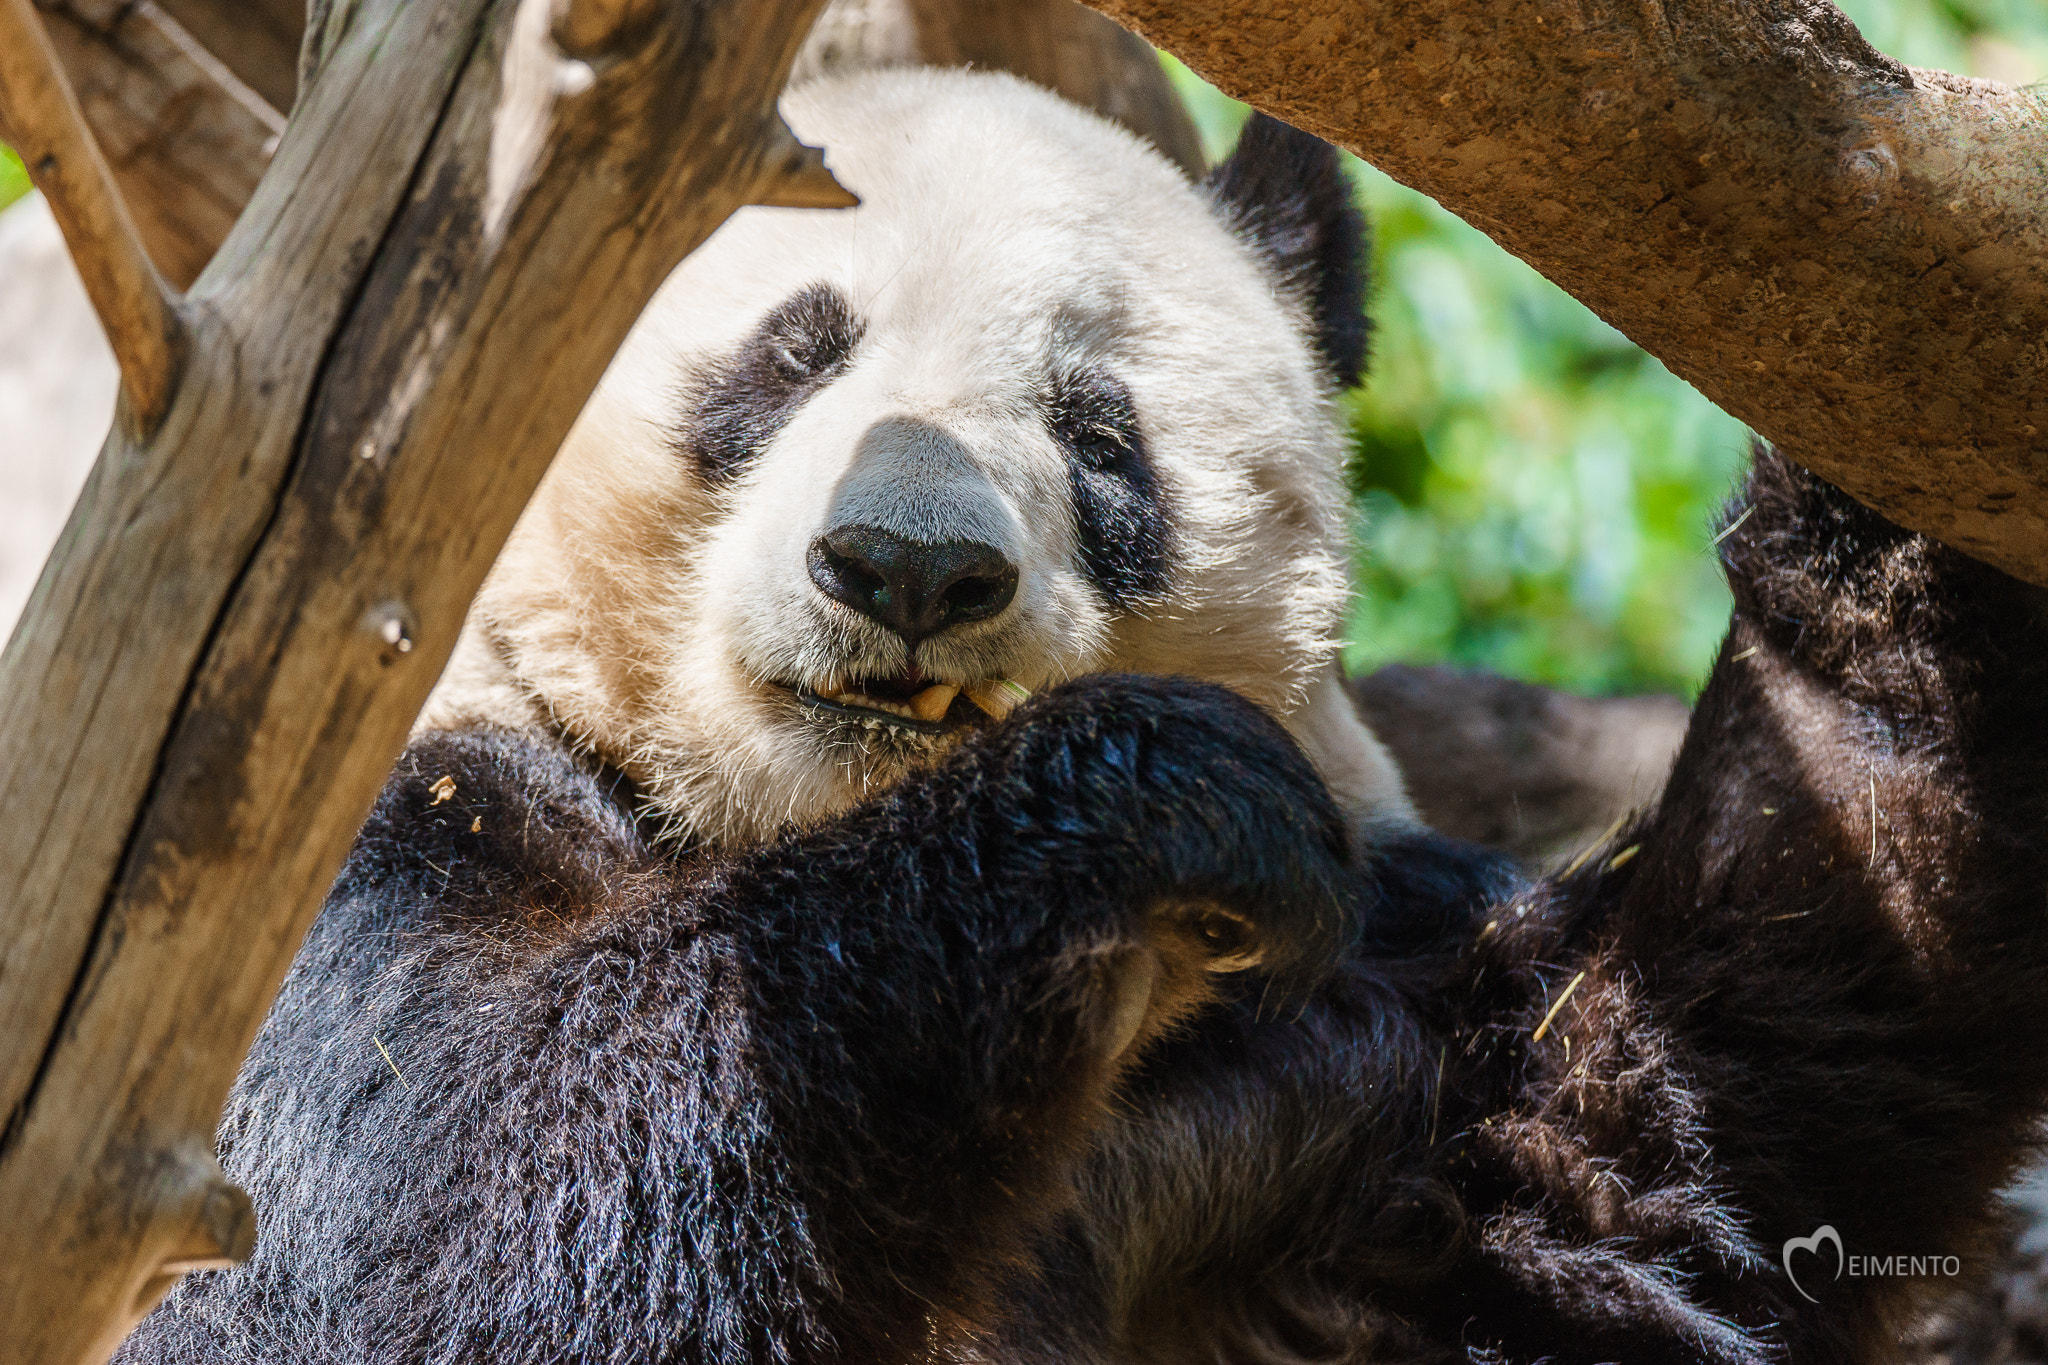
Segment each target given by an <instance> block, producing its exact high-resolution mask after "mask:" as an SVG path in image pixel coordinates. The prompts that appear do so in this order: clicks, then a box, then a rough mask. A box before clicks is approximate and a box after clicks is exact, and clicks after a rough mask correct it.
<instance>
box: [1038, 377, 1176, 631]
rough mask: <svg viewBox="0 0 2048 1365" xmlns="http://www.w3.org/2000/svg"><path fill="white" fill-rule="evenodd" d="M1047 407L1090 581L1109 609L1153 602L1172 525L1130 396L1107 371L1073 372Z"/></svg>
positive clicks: (1055, 386) (1059, 380) (1056, 386)
mask: <svg viewBox="0 0 2048 1365" xmlns="http://www.w3.org/2000/svg"><path fill="white" fill-rule="evenodd" d="M1044 407H1045V422H1046V428H1047V429H1048V430H1049V431H1051V432H1052V434H1053V439H1054V440H1056V441H1058V442H1059V443H1060V448H1061V449H1062V450H1064V451H1065V452H1066V454H1067V468H1068V470H1069V472H1070V484H1071V487H1072V489H1073V495H1074V530H1075V539H1076V541H1077V543H1078V544H1079V546H1080V551H1081V562H1082V564H1083V565H1084V566H1085V567H1086V568H1087V570H1088V577H1089V579H1090V580H1091V581H1092V582H1093V583H1094V584H1095V586H1096V587H1097V588H1098V589H1100V590H1101V592H1102V595H1103V597H1104V598H1105V599H1106V600H1107V601H1108V602H1109V604H1110V605H1111V606H1113V607H1130V606H1133V605H1135V604H1137V603H1138V602H1141V601H1143V600H1144V599H1146V598H1148V597H1156V596H1158V595H1159V594H1160V593H1162V592H1164V591H1165V590H1166V585H1167V579H1168V576H1169V575H1168V567H1169V565H1170V564H1171V562H1172V558H1173V518H1172V515H1171V513H1170V511H1169V510H1168V507H1167V500H1166V490H1165V489H1164V488H1162V487H1161V486H1160V483H1159V475H1158V474H1157V473H1156V472H1155V471H1154V470H1153V468H1152V458H1151V455H1150V454H1149V453H1148V452H1147V451H1146V449H1145V434H1144V432H1143V431H1141V430H1140V429H1139V427H1138V411H1137V408H1136V407H1135V406H1134V405H1133V404H1132V402H1131V394H1130V390H1128V389H1126V388H1125V387H1124V386H1123V384H1122V383H1121V382H1120V381H1118V379H1117V377H1116V376H1115V375H1113V374H1111V373H1109V372H1108V371H1107V370H1102V369H1089V370H1077V371H1072V372H1069V373H1065V374H1061V375H1058V376H1057V377H1055V378H1054V380H1053V382H1052V384H1051V386H1050V387H1049V388H1048V390H1047V392H1046V395H1045V398H1044Z"/></svg>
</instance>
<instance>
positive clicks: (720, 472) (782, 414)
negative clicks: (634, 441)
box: [672, 284, 867, 484]
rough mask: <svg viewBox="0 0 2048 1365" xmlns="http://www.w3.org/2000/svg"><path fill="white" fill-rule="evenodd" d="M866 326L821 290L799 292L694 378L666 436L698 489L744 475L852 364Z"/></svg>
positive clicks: (836, 296)
mask: <svg viewBox="0 0 2048 1365" xmlns="http://www.w3.org/2000/svg"><path fill="white" fill-rule="evenodd" d="M866 330H867V324H866V323H865V322H864V321H863V320H862V319H861V318H860V317H859V316H857V315H856V314H855V313H854V311H853V308H852V306H851V305H850V304H848V303H847V301H846V299H845V298H844V297H843V296H842V295H841V294H840V293H839V291H838V290H836V289H834V288H833V287H832V286H831V285H828V284H814V285H811V286H810V287H808V288H806V289H802V290H799V291H798V292H797V293H796V294H794V295H792V296H791V297H790V298H788V299H786V300H784V301H783V302H782V303H780V304H778V305H777V306H776V307H775V309H774V311H772V312H771V313H769V314H768V316H767V317H765V318H763V319H762V320H761V324H760V325H759V326H758V327H756V328H755V329H754V331H753V333H752V334H751V335H750V336H748V337H747V339H746V340H745V341H743V342H741V343H740V345H739V348H738V349H737V350H735V351H734V352H733V353H732V354H731V355H729V356H727V357H725V358H724V359H723V360H720V361H718V362H717V363H715V364H713V365H712V366H710V367H709V369H708V370H707V371H706V372H705V373H704V374H703V375H702V376H700V380H699V383H698V384H697V385H696V386H695V387H694V389H693V391H692V393H691V395H690V397H689V400H688V403H689V409H688V411H687V412H686V413H685V414H684V415H683V417H682V419H681V420H680V421H679V422H678V423H677V426H676V430H675V433H674V435H673V437H672V440H673V443H674V445H675V447H676V449H677V450H678V452H680V453H681V454H683V455H685V456H686V457H687V458H689V459H690V460H691V461H692V462H693V463H694V464H695V466H696V469H697V473H698V476H699V477H700V478H702V479H703V480H704V481H705V482H706V483H710V484H721V483H724V482H726V481H728V480H730V479H731V478H732V477H733V476H734V475H736V474H738V473H739V472H740V471H741V470H743V469H745V468H746V466H747V462H748V461H749V460H751V459H753V458H754V457H755V456H756V455H758V454H760V453H761V452H762V451H763V450H765V449H767V447H768V444H769V443H770V442H771V441H773V440H774V439H775V436H776V434H777V433H778V432H780V431H781V430H782V428H783V425H784V424H785V423H787V422H788V421H789V419H790V418H791V417H792V416H794V415H795V413H796V411H797V409H799V408H801V407H802V406H803V405H804V403H805V401H806V400H807V399H809V398H810V397H811V395H812V394H814V393H816V392H817V391H818V390H819V389H821V388H823V387H825V385H827V384H829V383H830V382H832V380H833V379H834V378H835V377H837V375H838V374H839V373H840V371H842V370H843V369H845V368H846V363H847V361H849V360H851V359H852V358H853V352H854V348H855V347H857V346H859V345H860V340H861V336H862V334H863V333H864V332H865V331H866Z"/></svg>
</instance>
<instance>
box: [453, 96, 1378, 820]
mask: <svg viewBox="0 0 2048 1365" xmlns="http://www.w3.org/2000/svg"><path fill="white" fill-rule="evenodd" d="M785 114H786V116H787V117H788V118H789V120H790V122H791V124H792V126H793V127H795V128H796V130H797V131H798V132H799V133H800V134H801V135H803V136H804V137H806V138H807V139H808V140H810V141H812V142H815V143H818V144H819V145H822V146H824V147H825V148H826V149H827V153H828V157H829V158H830V161H831V164H832V166H833V169H834V171H835V173H836V174H837V175H838V176H839V178H840V179H841V181H842V182H844V183H845V184H847V185H848V186H849V187H851V188H852V189H853V190H854V191H855V192H856V193H857V194H859V195H860V196H861V199H862V203H861V205H860V206H859V207H858V208H855V209H850V210H844V211H836V212H822V211H809V210H789V209H758V208H757V209H747V210H743V211H742V212H741V213H739V214H738V215H736V216H735V217H734V219H733V220H732V221H731V222H730V223H728V224H727V225H726V227H725V228H724V229H722V230H721V231H720V232H719V233H718V234H716V235H715V236H714V237H713V238H712V240H711V241H710V242H708V243H707V244H706V245H705V246H704V247H703V248H701V249H700V250H699V251H698V252H697V253H696V254H694V255H693V256H692V257H691V258H690V259H689V260H688V261H687V262H686V263H685V264H684V266H683V267H682V268H681V269H680V270H679V271H678V272H677V273H676V275H675V276H674V277H673V278H672V279H671V280H670V281H669V283H668V284H667V285H666V286H665V287H664V289H663V290H662V291H661V293H660V295H659V296H658V297H657V299H656V300H655V302H654V304H653V305H652V306H651V307H650V309H649V310H648V312H647V314H646V315H645V317H644V318H643V320H642V321H641V323H640V324H639V326H638V327H637V329H636V330H635V332H634V333H633V335H632V337H631V338H630V339H629V341H628V342H627V344H626V346H625V348H624V349H623V351H622V353H621V354H620V356H619V357H618V358H617V360H616V361H615V363H614V364H613V366H612V368H611V370H610V372H609V373H608V374H607V376H606V378H605V380H604V381H603V383H602V385H601V386H600V388H599V391H598V392H597V394H596V395H595V396H594V397H593V399H592V400H591V403H590V405H589V407H588V408H587V410H586V412H585V413H584V415H583V417H582V419H581V420H580V421H579V423H578V425H577V427H576V429H575V431H574V432H573V433H572V435H571V438H570V440H569V442H568V443H567V445H566V447H565V449H564V450H563V452H562V454H561V456H560V458H559V459H558V461H557V465H556V468H555V469H554V471H553V472H552V473H551V474H550V476H549V478H548V480H547V482H546V484H545V486H544V487H543V489H542V492H541V493H540V495H539V497H538V498H537V499H536V502H535V504H534V506H533V507H532V508H531V509H530V510H529V512H528V514H527V515H526V517H525V518H524V520H523V521H522V523H521V525H520V527H519V529H518V531H517V532H516V533H515V536H514V538H513V540H512V542H511V544H510V545H509V546H508V548H507V550H506V552H505V554H504V556H503V558H502V560H501V562H500V564H499V566H498V568H497V570H496V571H495V572H494V574H493V576H492V579H491V581H490V583H489V584H488V585H487V587H486V589H485V591H484V593H483V595H482V596H481V598H480V599H479V602H478V604H477V607H476V608H475V610H474V612H473V613H472V618H471V621H470V624H469V628H468V629H467V630H466V632H465V638H464V641H463V645H462V647H461V649H460V650H459V651H458V657H457V660H456V663H455V664H454V665H453V666H452V667H451V669H450V672H449V674H448V677H447V679H446V680H445V681H444V683H443V686H442V688H441V689H440V690H439V692H438V693H437V695H436V698H435V700H434V702H433V703H432V704H430V707H429V711H428V716H427V721H426V724H427V725H428V726H430V727H434V726H445V725H452V724H458V723H463V722H467V721H470V720H474V719H479V718H482V719H495V720H505V721H510V722H513V723H518V724H531V723H535V722H536V721H542V722H544V723H547V724H550V725H555V726H559V727H560V728H561V730H562V731H564V732H565V733H566V734H567V735H568V736H569V737H570V738H571V739H572V740H573V741H574V742H576V743H577V744H579V745H581V746H585V747H587V748H589V749H591V750H594V751H595V752H597V753H598V754H600V755H602V756H603V757H604V758H605V759H607V760H608V761H610V762H612V763H614V764H616V765H617V766H619V767H620V768H621V769H622V770H624V771H625V772H627V773H629V774H630V775H631V776H632V777H633V778H634V780H635V781H636V783H637V784H638V785H639V788H640V790H641V791H642V792H643V793H644V794H645V796H646V797H647V799H648V800H649V801H650V802H651V803H652V805H653V806H654V807H655V808H656V809H657V810H658V812H659V813H660V815H661V817H662V818H663V819H664V821H665V822H666V824H667V826H668V828H669V829H670V831H671V832H672V833H674V834H677V835H680V836H685V837H688V838H691V839H695V840H700V841H708V842H711V843H717V844H723V845H728V846H733V845H741V844H745V843H749V842H756V841H758V840H760V839H763V838H766V837H768V836H769V835H770V834H772V833H773V832H774V831H775V830H777V829H779V828H782V827H785V826H787V825H789V824H791V823H793V822H794V823H805V822H810V821H815V820H817V819H819V818H822V817H825V816H828V815H831V814H833V813H835V812H837V811H840V810H843V809H845V808H846V807H847V806H848V805H849V804H851V803H852V802H854V801H857V800H859V799H861V798H862V797H864V796H867V795H870V794H872V793H874V792H875V791H877V790H880V789H883V788H886V787H887V786H888V785H890V784H891V783H893V782H895V781H896V780H898V779H900V778H901V777H902V775H903V774H904V773H906V772H908V771H910V770H912V769H913V768H915V767H916V766H917V765H919V764H921V763H925V762H929V761H931V760H932V759H934V758H936V757H938V756H940V755H943V754H944V753H946V752H947V751H949V750H950V748H951V747H952V746H954V745H955V744H956V743H957V742H958V740H959V738H960V737H961V736H962V735H963V734H965V733H967V732H969V731H971V730H973V729H974V728H976V727H978V726H982V725H985V724H987V723H988V722H989V721H990V720H991V719H993V718H999V717H1001V716H1002V715H1003V714H1006V713H1007V711H1008V710H1009V709H1010V708H1011V707H1013V706H1014V705H1015V704H1016V703H1017V702H1018V700H1019V699H1021V698H1023V697H1026V696H1029V695H1031V694H1033V693H1035V692H1038V691H1041V690H1043V689H1045V688H1047V687H1049V686H1053V685H1055V684H1058V683H1060V682H1063V681H1065V680H1068V679H1071V678H1074V677H1077V676H1081V675H1084V674H1089V673H1097V672H1105V671H1121V672H1141V673H1157V674H1171V675H1184V676H1190V677H1195V678H1199V679H1204V680H1208V681H1213V682H1217V683H1221V684H1223V685H1225V686H1228V687H1231V688H1232V689H1234V690H1236V691H1238V692H1240V693H1242V694H1244V695H1246V696H1248V697H1250V698H1251V699H1253V700H1255V701H1257V702H1259V703H1261V704H1262V705H1264V706H1266V707H1267V708H1268V709H1270V710H1272V711H1274V712H1276V713H1277V714H1279V715H1281V716H1282V717H1283V718H1286V719H1287V720H1288V722H1289V724H1290V727H1291V728H1292V729H1293V730H1294V731H1295V733H1296V736H1297V738H1299V739H1301V740H1302V741H1303V742H1304V743H1305V745H1306V746H1307V747H1308V748H1309V749H1310V751H1311V753H1312V754H1313V755H1314V757H1315V758H1316V760H1317V762H1318V765H1319V767H1320V768H1321V769H1322V770H1323V772H1324V774H1325V776H1326V778H1328V779H1329V780H1330V781H1331V782H1332V785H1333V787H1334V788H1335V789H1336V790H1337V793H1338V796H1339V798H1340V801H1342V802H1343V803H1344V804H1345V805H1346V806H1347V807H1348V808H1349V810H1350V812H1351V813H1352V815H1353V816H1354V817H1355V818H1357V819H1361V820H1370V819H1374V818H1377V817H1383V816H1392V817H1396V818H1400V817H1404V816H1405V815H1406V814H1407V806H1406V802H1405V799H1404V798H1403V796H1402V794H1401V791H1400V785H1399V781H1398V779H1397V778H1396V777H1395V775H1394V772H1393V769H1392V767H1391V765H1390V764H1388V763H1387V761H1386V759H1385V757H1384V755H1383V754H1382V753H1381V752H1380V750H1379V748H1378V746H1377V744H1376V742H1375V741H1374V740H1373V739H1372V737H1371V735H1370V734H1369V733H1368V732H1367V731H1366V730H1365V729H1364V728H1363V726H1362V725H1360V724H1359V723H1358V721H1357V720H1356V718H1355V716H1354V715H1353V713H1352V712H1351V709H1350V707H1349V705H1348V703H1346V702H1344V700H1343V699H1342V697H1341V694H1340V693H1339V692H1338V690H1337V683H1336V676H1335V672H1334V668H1333V665H1332V657H1333V650H1334V644H1335V640H1336V637H1337V633H1338V629H1339V627H1340V625H1341V621H1342V616H1343V612H1344V606H1345V602H1346V599H1347V586H1346V559H1347V555H1348V551H1347V547H1346V536H1347V530H1348V520H1347V516H1346V512H1345V501H1344V494H1343V486H1342V479H1341V463H1342V449H1341V443H1340V440H1339V435H1338V431H1337V427H1336V425H1335V422H1334V419H1333V414H1332V409H1331V403H1330V399H1331V395H1332V394H1333V393H1334V391H1335V389H1336V387H1337V386H1338V385H1339V384H1341V383H1343V382H1346V381H1348V380H1350V379H1352V378H1354V377H1355V376H1356V373H1357V370H1358V367H1359V365H1360V363H1361V361H1362V347H1363V337H1364V331H1363V328H1364V324H1363V321H1362V319H1361V316H1360V314H1359V305H1360V297H1361V291H1362V285H1361V282H1360V280H1359V277H1358V265H1359V262H1360V260H1361V258H1362V254H1363V247H1362V238H1361V232H1362V227H1361V224H1360V222H1359V220H1358V217H1357V215H1356V213H1355V211H1354V210H1353V209H1352V208H1351V207H1350V204H1349V201H1348V190H1347V187H1346V185H1345V183H1344V181H1343V177H1342V175H1341V172H1340V171H1339V170H1338V169H1337V167H1336V164H1335V161H1334V155H1333V154H1332V153H1330V152H1329V150H1328V149H1327V148H1325V147H1323V146H1322V144H1320V143H1317V142H1315V141H1314V140H1313V139H1310V138H1306V137H1304V136H1303V135H1300V134H1296V133H1294V132H1292V130H1289V129H1286V128H1285V127H1284V126H1283V125H1279V124H1273V123H1270V122H1266V121H1262V122H1261V123H1259V124H1255V125H1254V127H1253V129H1252V131H1251V132H1250V133H1248V134H1247V136H1246V138H1245V139H1244V140H1243V143H1242V144H1241V146H1240V149H1239V152H1238V153H1237V154H1236V155H1235V156H1234V157H1233V158H1232V159H1231V161H1229V162H1227V163H1226V164H1225V165H1223V166H1222V167H1219V168H1218V170H1217V171H1216V172H1215V173H1213V174H1212V175H1211V176H1210V177H1209V179H1208V180H1207V181H1206V182H1205V183H1203V184H1201V185H1196V184H1191V183H1189V182H1188V181H1187V179H1186V178H1185V177H1184V175H1182V173H1181V172H1180V171H1179V170H1177V169H1176V168H1175V167H1173V166H1171V165H1169V164H1168V163H1167V162H1166V161H1165V160H1164V159H1163V158H1161V157H1159V156H1158V155H1157V154H1156V153H1154V152H1153V151H1152V150H1151V149H1150V148H1149V147H1146V146H1145V145H1143V144H1142V143H1140V142H1139V141H1138V140H1136V139H1135V138H1133V137H1131V136H1130V135H1128V134H1127V133H1124V132H1123V131H1121V130H1119V129H1116V128H1113V127H1111V126H1109V125H1107V124H1104V123H1102V122H1101V121H1099V120H1097V119H1095V118H1094V117H1093V116H1091V115H1089V114H1086V113H1084V112H1082V111H1080V110H1077V109H1075V108H1072V107H1071V106H1068V105H1065V104H1064V103H1062V102H1060V101H1058V100H1057V99H1055V98H1054V97H1052V96H1049V95H1047V94H1045V93H1044V92H1041V91H1038V90H1036V89H1034V88H1032V87H1029V86H1026V85H1024V84H1022V83H1019V82H1016V81H1013V80H1010V79H1007V78H1002V77H993V76H968V75H965V74H962V73H951V74H947V73H937V72H917V73H896V74H894V75H889V76H876V75H872V74H871V75H868V76H865V77H862V78H859V79H855V80H849V81H845V82H825V83H821V84H816V85H813V86H810V87H806V88H803V89H800V90H798V91H795V92H792V93H791V94H790V95H789V96H788V97H787V99H786V101H785ZM997 148H1000V149H1002V150H1001V154H1000V155H997V154H995V152H994V151H993V149H997Z"/></svg>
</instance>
